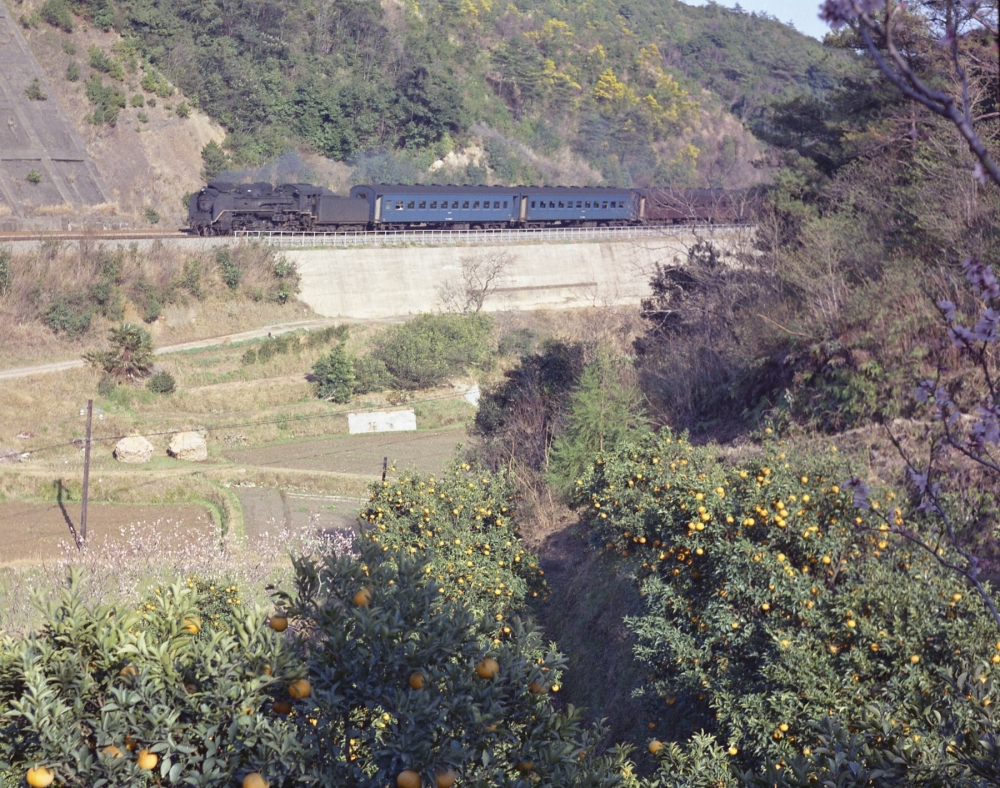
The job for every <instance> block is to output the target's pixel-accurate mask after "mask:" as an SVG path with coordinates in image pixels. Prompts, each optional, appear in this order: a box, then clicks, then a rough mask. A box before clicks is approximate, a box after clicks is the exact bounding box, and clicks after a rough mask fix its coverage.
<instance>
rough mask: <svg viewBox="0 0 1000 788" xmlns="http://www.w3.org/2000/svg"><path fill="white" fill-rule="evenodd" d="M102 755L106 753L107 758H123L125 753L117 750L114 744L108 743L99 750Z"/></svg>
mask: <svg viewBox="0 0 1000 788" xmlns="http://www.w3.org/2000/svg"><path fill="white" fill-rule="evenodd" d="M101 754H102V755H107V756H108V757H109V758H123V757H124V756H125V753H123V752H122V751H121V750H119V749H118V748H117V747H115V745H113V744H109V745H108V746H107V747H105V748H104V749H103V750H101Z"/></svg>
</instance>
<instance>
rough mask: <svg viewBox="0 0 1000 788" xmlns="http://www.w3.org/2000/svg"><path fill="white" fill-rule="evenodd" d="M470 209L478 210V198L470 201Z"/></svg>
mask: <svg viewBox="0 0 1000 788" xmlns="http://www.w3.org/2000/svg"><path fill="white" fill-rule="evenodd" d="M472 210H474V211H478V210H479V200H476V201H475V202H474V203H472Z"/></svg>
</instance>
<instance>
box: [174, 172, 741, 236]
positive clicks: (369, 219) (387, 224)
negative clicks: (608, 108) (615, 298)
mask: <svg viewBox="0 0 1000 788" xmlns="http://www.w3.org/2000/svg"><path fill="white" fill-rule="evenodd" d="M679 195H680V196H678V195H677V194H675V193H673V192H668V191H667V190H648V189H647V190H641V189H615V188H592V187H564V186H557V187H552V186H404V185H399V184H368V185H359V186H354V187H353V188H352V189H351V192H350V196H348V197H343V196H340V195H337V194H334V193H333V192H332V191H330V190H329V189H326V188H324V187H322V186H313V185H311V184H308V183H284V184H281V185H279V186H272V185H271V184H270V183H243V184H233V183H227V182H222V181H212V182H210V183H209V184H208V185H207V186H205V187H204V188H203V189H202V190H201V191H199V192H198V193H197V194H195V195H193V196H192V197H191V202H190V205H189V208H188V227H189V228H190V231H191V232H193V233H197V234H198V235H231V234H233V233H236V232H240V231H244V230H252V231H257V230H265V231H274V230H277V231H285V232H309V231H318V232H336V231H362V230H412V229H428V230H429V229H453V230H468V229H489V228H524V227H626V226H631V225H642V224H648V223H663V222H668V223H669V222H673V223H678V222H714V221H718V220H719V219H720V218H724V217H725V215H726V214H727V211H728V205H729V201H728V198H727V196H726V194H725V193H723V192H719V191H715V190H688V191H684V192H681V193H679Z"/></svg>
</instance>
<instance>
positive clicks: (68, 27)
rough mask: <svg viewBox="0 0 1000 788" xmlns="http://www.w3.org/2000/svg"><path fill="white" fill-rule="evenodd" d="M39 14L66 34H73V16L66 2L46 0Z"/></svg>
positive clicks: (62, 0)
mask: <svg viewBox="0 0 1000 788" xmlns="http://www.w3.org/2000/svg"><path fill="white" fill-rule="evenodd" d="M38 14H39V16H41V18H42V19H43V20H44V21H46V22H48V23H49V24H50V25H52V26H53V27H58V28H59V29H60V30H62V31H63V32H66V33H72V32H73V14H71V13H70V10H69V4H68V3H67V2H66V0H45V2H44V3H43V4H42V7H41V8H39V9H38ZM67 54H68V53H67Z"/></svg>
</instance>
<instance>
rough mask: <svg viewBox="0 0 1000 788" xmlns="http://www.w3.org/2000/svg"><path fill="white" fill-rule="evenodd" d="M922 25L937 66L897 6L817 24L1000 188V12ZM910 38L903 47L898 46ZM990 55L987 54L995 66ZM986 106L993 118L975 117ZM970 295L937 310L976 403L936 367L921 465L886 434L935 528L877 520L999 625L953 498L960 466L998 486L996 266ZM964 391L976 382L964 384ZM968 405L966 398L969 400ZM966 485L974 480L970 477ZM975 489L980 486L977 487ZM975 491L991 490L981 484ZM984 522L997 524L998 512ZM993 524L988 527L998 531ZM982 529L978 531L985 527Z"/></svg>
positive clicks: (841, 4)
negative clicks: (999, 143) (850, 36)
mask: <svg viewBox="0 0 1000 788" xmlns="http://www.w3.org/2000/svg"><path fill="white" fill-rule="evenodd" d="M924 10H925V11H926V12H927V16H926V20H925V24H926V25H927V30H928V31H929V32H930V33H931V38H932V39H935V38H936V41H932V42H931V43H936V44H937V45H938V47H939V49H938V51H943V52H945V53H946V56H945V57H944V58H941V57H940V56H939V55H938V56H937V57H938V58H939V60H938V62H937V63H935V64H934V65H935V67H934V68H930V67H928V63H933V62H934V61H933V58H934V57H935V54H934V53H933V49H934V47H930V48H929V49H927V52H930V54H924V56H923V57H920V56H918V55H919V54H920V53H918V52H916V51H915V49H913V48H910V45H911V44H912V41H906V40H905V39H907V38H908V37H909V34H908V28H907V25H906V21H907V18H906V12H907V9H906V5H905V4H904V3H903V2H899V0H825V2H824V3H823V5H822V7H821V11H820V16H821V17H822V18H823V19H825V20H826V21H827V22H829V23H830V24H831V25H832V26H833V27H835V28H836V27H841V26H843V25H845V24H847V25H851V26H852V27H853V28H854V29H855V30H856V31H857V32H858V34H859V35H860V37H861V40H862V41H863V42H864V46H865V49H867V51H868V53H869V54H870V55H871V57H872V59H873V60H874V61H875V64H876V65H877V66H878V68H879V69H880V70H881V71H882V73H883V74H885V76H886V77H887V78H888V79H889V80H890V81H891V82H892V83H893V84H894V85H895V86H896V87H897V88H899V90H900V91H902V93H903V94H904V95H906V96H907V97H908V98H910V99H911V100H913V101H915V102H917V103H918V104H920V105H922V106H924V107H926V108H927V109H929V110H930V111H931V112H933V113H935V114H937V115H939V116H940V117H942V118H945V119H946V120H947V121H949V122H950V123H951V124H952V125H954V127H955V129H956V130H957V131H958V133H959V134H960V135H961V137H962V138H963V140H964V141H965V142H966V143H967V144H968V146H969V150H970V151H971V153H972V155H973V156H974V157H975V159H976V164H975V166H974V168H973V172H972V174H973V176H974V177H975V179H976V180H978V181H979V183H981V184H982V185H984V186H985V185H987V184H988V183H989V182H991V181H992V182H993V184H994V185H1000V168H998V166H997V164H996V162H995V161H994V159H993V157H992V155H991V154H990V152H989V149H988V145H987V141H986V140H985V139H984V137H983V130H984V129H986V128H987V127H986V126H985V125H984V124H986V123H987V122H991V126H992V127H993V129H994V130H995V128H996V119H997V118H998V117H1000V113H998V111H997V109H998V107H1000V79H998V77H1000V73H994V70H995V69H996V67H997V64H996V63H995V62H987V60H986V56H987V55H988V54H989V51H990V48H989V47H988V46H985V44H986V43H987V42H988V41H989V38H992V40H993V41H996V40H998V38H1000V36H998V32H1000V31H998V14H1000V6H997V7H987V6H985V5H984V4H981V3H979V2H977V0H959V1H958V2H956V0H944V2H941V3H935V4H934V5H933V6H932V5H931V4H927V5H926V6H925V7H924ZM901 38H902V39H904V42H903V43H901V42H900V39H901ZM992 57H993V56H990V58H991V60H992ZM921 61H922V62H923V73H930V74H932V75H933V76H934V77H936V78H938V79H934V84H935V85H938V84H939V83H940V82H941V81H942V80H941V79H940V78H942V77H943V78H945V79H944V81H945V83H946V82H947V78H949V77H950V78H951V80H952V82H951V88H950V89H949V88H948V87H947V86H945V87H933V86H932V85H931V84H930V81H931V80H929V79H925V78H924V77H922V76H921V75H920V74H918V72H917V69H916V68H915V67H914V64H915V63H917V62H921ZM970 72H973V74H974V75H976V74H978V75H983V74H990V75H991V76H992V77H993V79H994V80H997V81H996V82H995V83H994V86H993V90H988V89H986V88H984V80H983V79H982V78H980V79H978V80H977V79H975V78H970ZM980 107H986V108H987V109H988V110H989V111H986V112H982V113H980V114H977V110H978V109H979V108H980ZM962 267H963V271H964V273H965V276H966V278H967V280H968V283H969V289H970V291H971V292H970V293H969V295H970V296H971V297H970V298H968V299H967V306H968V307H971V309H967V310H962V309H961V308H960V307H959V306H956V304H955V303H954V302H952V301H950V300H942V301H940V302H939V303H938V308H939V309H940V311H941V314H942V317H943V319H944V322H945V324H946V325H947V327H948V332H949V334H950V338H951V341H952V344H953V346H954V348H955V349H956V350H957V351H958V353H959V354H960V355H961V356H962V357H964V358H965V359H966V360H967V361H968V362H969V363H970V366H971V368H972V370H974V371H975V372H976V373H978V378H979V385H978V386H976V387H974V388H975V391H976V394H975V396H973V397H972V398H971V401H959V400H958V399H956V398H955V396H954V391H953V390H950V388H949V385H948V382H947V381H946V380H945V379H944V378H945V375H944V373H945V372H946V370H945V369H944V367H943V366H942V365H939V372H938V377H937V379H936V380H925V381H923V382H922V383H921V384H920V385H919V386H918V388H917V390H916V395H915V396H916V398H917V400H918V401H919V402H921V403H923V404H924V405H925V406H926V407H927V408H928V409H929V410H930V414H931V417H932V424H933V425H934V426H933V427H932V429H931V430H930V434H929V435H928V436H927V440H926V441H925V446H926V457H925V458H924V459H923V460H918V459H917V458H916V457H915V456H914V454H913V453H912V452H911V451H909V450H907V449H906V448H905V447H904V445H903V441H902V439H901V438H900V437H899V436H897V435H895V434H893V433H892V432H891V431H889V438H890V440H891V441H892V442H893V444H894V445H895V446H896V449H897V451H898V452H899V455H900V456H901V457H902V459H903V462H904V464H905V467H906V472H907V475H908V477H909V482H910V484H911V486H912V490H913V497H914V502H915V504H916V514H917V516H918V517H917V519H918V521H919V515H921V514H923V515H926V516H928V517H929V518H930V520H931V524H929V525H927V526H923V527H922V526H921V525H919V524H916V525H915V524H914V523H910V522H906V521H904V518H903V514H902V512H900V511H899V510H898V509H895V508H892V509H889V510H888V511H887V512H885V513H879V514H880V516H881V517H882V519H883V522H882V525H881V530H884V531H886V532H892V533H895V534H897V535H899V536H900V537H901V538H903V539H905V540H906V541H908V542H909V543H911V544H913V545H914V546H916V547H918V548H920V549H923V550H925V551H927V552H928V553H929V554H930V555H932V556H933V557H934V558H935V559H936V560H937V561H938V562H939V563H940V564H941V565H942V566H943V567H944V568H946V569H948V570H950V571H953V572H955V573H957V574H958V575H960V576H961V577H963V578H964V579H965V580H966V582H967V583H968V584H969V585H970V586H971V587H972V588H973V589H975V591H976V593H977V594H978V595H979V596H980V598H981V599H982V600H983V603H984V604H985V605H986V607H987V609H988V610H989V613H990V615H991V616H992V618H993V620H994V621H995V622H996V623H997V625H998V626H1000V610H998V606H997V604H996V602H995V600H994V599H993V596H992V594H991V592H990V587H989V585H987V584H986V583H985V582H984V580H985V576H986V573H985V571H984V570H985V569H986V567H987V562H986V561H984V559H983V557H982V555H981V554H980V553H979V552H978V551H977V549H976V547H975V544H974V542H973V539H972V537H973V536H974V531H975V530H976V529H975V525H976V523H975V522H972V521H973V520H974V519H975V518H974V517H970V516H969V515H970V513H969V512H967V511H965V512H963V511H962V510H961V509H958V510H956V506H955V503H954V496H949V495H948V494H947V491H946V487H947V485H948V482H949V481H951V482H954V475H955V465H956V463H964V464H965V465H966V466H967V467H971V468H972V469H977V470H978V471H979V473H980V475H981V477H982V478H984V479H990V480H992V481H993V482H994V483H996V482H997V480H1000V454H998V450H1000V383H998V371H1000V370H998V361H1000V352H998V350H1000V347H998V345H1000V284H998V282H997V279H996V277H995V275H994V274H993V271H992V269H991V268H990V266H989V265H987V264H985V263H983V262H981V261H979V260H977V259H974V258H971V257H970V258H969V259H967V260H966V261H965V263H964V264H963V266H962ZM962 311H971V312H973V313H974V314H973V315H972V317H973V321H974V322H973V323H972V324H965V322H964V321H963V319H962V315H961V312H962ZM965 377H966V380H965V381H964V383H965V384H966V385H965V388H966V390H968V388H969V386H968V384H969V383H971V376H965ZM963 399H968V398H963ZM966 477H967V481H968V474H966ZM849 484H850V487H851V488H852V489H853V491H854V504H855V506H857V507H859V508H870V507H871V506H872V504H869V501H868V494H869V491H868V488H867V486H866V485H865V483H864V481H862V480H861V479H859V478H857V477H855V478H853V479H852V480H851V481H850V483H849ZM973 484H976V482H973ZM978 486H979V487H980V488H981V489H982V488H985V485H984V484H983V482H982V480H980V481H979V483H978ZM985 514H986V516H987V517H988V518H989V519H990V520H991V521H995V518H996V510H995V508H993V509H990V510H988V511H987V512H986V513H985ZM994 526H995V522H990V523H989V527H988V529H987V530H988V531H989V532H990V533H992V531H993V530H994ZM980 530H981V529H980Z"/></svg>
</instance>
